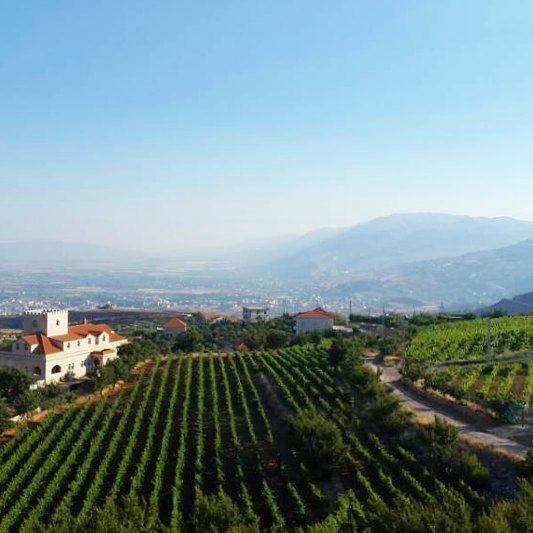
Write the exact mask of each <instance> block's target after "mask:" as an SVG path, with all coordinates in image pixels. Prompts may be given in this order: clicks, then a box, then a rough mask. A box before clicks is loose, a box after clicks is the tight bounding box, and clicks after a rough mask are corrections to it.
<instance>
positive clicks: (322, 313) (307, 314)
mask: <svg viewBox="0 0 533 533" xmlns="http://www.w3.org/2000/svg"><path fill="white" fill-rule="evenodd" d="M334 316H335V315H334V313H330V312H329V311H326V310H325V309H322V307H316V308H315V309H312V310H311V311H303V312H302V313H298V314H297V315H296V318H333V317H334Z"/></svg>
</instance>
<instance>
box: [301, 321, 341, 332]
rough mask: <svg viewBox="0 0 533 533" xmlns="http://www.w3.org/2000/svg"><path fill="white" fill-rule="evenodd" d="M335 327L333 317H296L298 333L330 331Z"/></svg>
mask: <svg viewBox="0 0 533 533" xmlns="http://www.w3.org/2000/svg"><path fill="white" fill-rule="evenodd" d="M332 329H333V318H299V317H296V333H311V332H313V331H319V332H324V331H329V330H332Z"/></svg>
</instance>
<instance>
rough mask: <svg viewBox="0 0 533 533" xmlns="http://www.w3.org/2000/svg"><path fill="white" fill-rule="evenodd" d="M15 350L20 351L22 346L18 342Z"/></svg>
mask: <svg viewBox="0 0 533 533" xmlns="http://www.w3.org/2000/svg"><path fill="white" fill-rule="evenodd" d="M15 350H20V344H19V343H18V342H17V344H15Z"/></svg>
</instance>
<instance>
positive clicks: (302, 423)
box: [289, 409, 347, 475]
mask: <svg viewBox="0 0 533 533" xmlns="http://www.w3.org/2000/svg"><path fill="white" fill-rule="evenodd" d="M289 435H290V438H291V440H292V442H293V444H294V446H295V448H296V450H297V452H298V454H299V456H300V458H301V459H302V461H303V462H304V463H305V464H307V465H308V466H309V467H310V470H311V471H314V472H317V473H318V474H319V475H325V474H327V473H330V472H331V470H332V469H334V468H335V467H337V466H339V465H340V464H341V463H342V461H343V460H344V458H345V456H346V452H347V448H346V445H345V444H344V443H343V441H342V433H341V431H340V429H339V428H338V427H337V425H336V424H335V423H334V422H331V421H330V420H328V419H327V418H325V417H323V416H322V415H321V414H319V413H318V412H317V411H314V410H311V409H308V410H303V411H300V412H299V413H298V414H296V415H294V416H292V417H291V418H290V419H289Z"/></svg>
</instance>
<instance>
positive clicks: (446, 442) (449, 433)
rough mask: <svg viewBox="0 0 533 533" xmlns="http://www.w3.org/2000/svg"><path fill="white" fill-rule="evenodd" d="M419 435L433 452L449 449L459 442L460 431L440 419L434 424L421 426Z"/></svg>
mask: <svg viewBox="0 0 533 533" xmlns="http://www.w3.org/2000/svg"><path fill="white" fill-rule="evenodd" d="M419 435H420V437H421V438H422V439H423V440H424V442H425V443H426V445H427V446H428V447H429V448H430V449H432V450H435V449H438V450H441V449H448V448H450V447H453V446H456V445H457V443H458V442H459V430H458V429H457V428H456V427H454V426H452V425H451V424H448V423H447V422H446V421H445V420H443V419H442V418H438V417H436V418H435V422H434V423H433V424H427V425H424V426H421V427H420V430H419Z"/></svg>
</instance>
